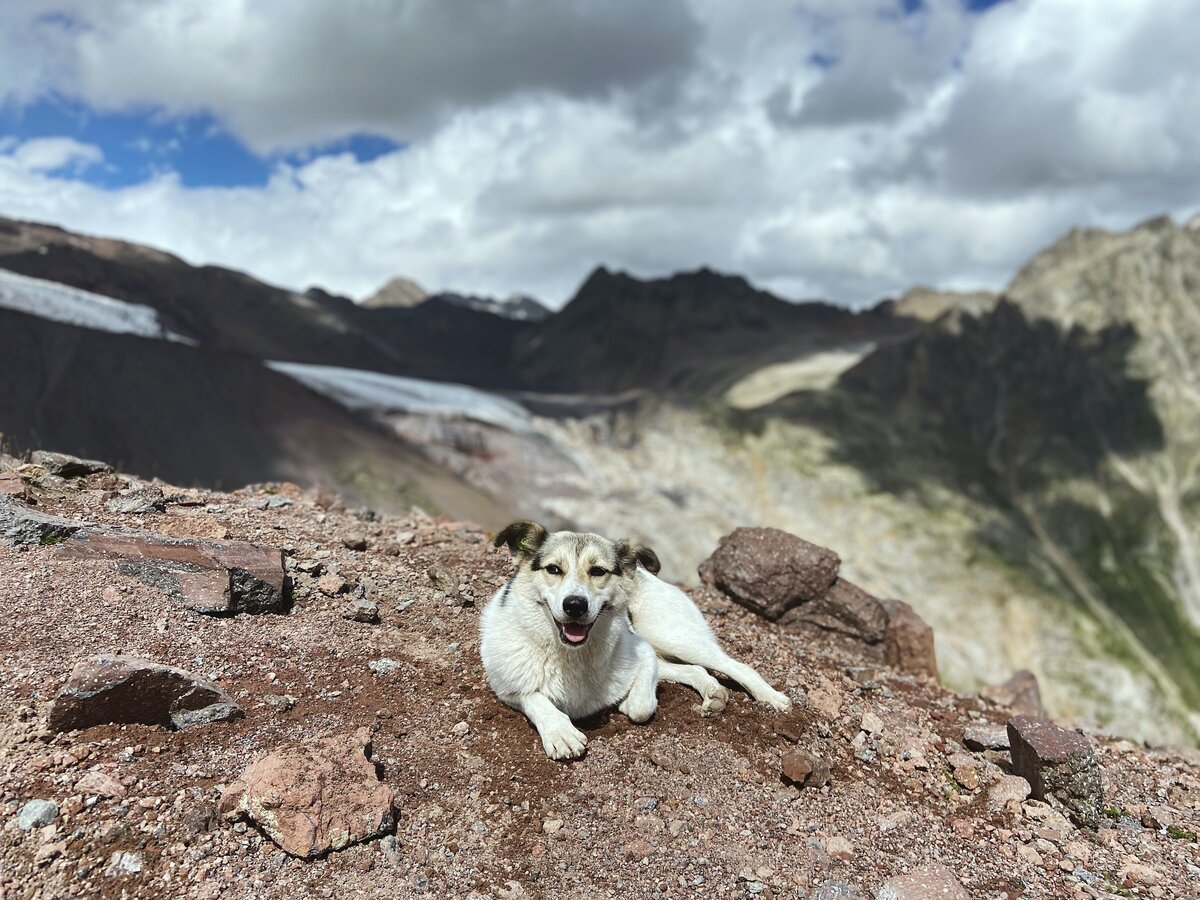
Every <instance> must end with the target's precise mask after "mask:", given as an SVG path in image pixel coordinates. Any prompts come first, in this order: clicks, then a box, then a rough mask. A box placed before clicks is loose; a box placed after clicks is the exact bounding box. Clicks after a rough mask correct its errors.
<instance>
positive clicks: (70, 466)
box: [30, 450, 113, 478]
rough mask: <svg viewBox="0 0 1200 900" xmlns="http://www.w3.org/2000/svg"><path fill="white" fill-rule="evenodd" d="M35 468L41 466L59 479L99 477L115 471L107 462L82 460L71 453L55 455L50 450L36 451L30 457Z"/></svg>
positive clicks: (48, 473)
mask: <svg viewBox="0 0 1200 900" xmlns="http://www.w3.org/2000/svg"><path fill="white" fill-rule="evenodd" d="M30 461H31V462H32V463H33V464H34V465H35V466H41V467H42V468H43V469H45V470H46V474H47V475H57V476H58V477H59V478H83V477H84V476H86V475H99V474H101V473H103V472H111V471H112V470H113V468H112V466H110V465H109V464H108V463H106V462H100V461H99V460H95V459H81V458H80V457H78V456H71V454H69V453H54V452H52V451H50V450H35V451H34V452H33V455H32V456H30Z"/></svg>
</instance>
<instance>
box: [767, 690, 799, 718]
mask: <svg viewBox="0 0 1200 900" xmlns="http://www.w3.org/2000/svg"><path fill="white" fill-rule="evenodd" d="M762 702H763V703H765V704H767V706H769V707H771V708H772V709H775V710H778V711H779V712H781V713H785V712H789V711H790V710H791V708H792V701H791V699H789V698H788V695H787V694H783V693H780V692H779V691H771V693H770V694H769V695H767V696H766V697H763V701H762Z"/></svg>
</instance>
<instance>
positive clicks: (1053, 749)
mask: <svg viewBox="0 0 1200 900" xmlns="http://www.w3.org/2000/svg"><path fill="white" fill-rule="evenodd" d="M1008 740H1009V743H1010V744H1011V745H1012V748H1011V752H1012V761H1013V769H1014V770H1015V771H1016V772H1017V774H1019V775H1021V776H1022V777H1023V778H1025V779H1026V780H1027V781H1028V782H1029V784H1030V786H1031V788H1032V795H1033V798H1034V799H1035V800H1043V801H1045V802H1047V803H1050V804H1051V805H1052V806H1053V805H1055V804H1057V805H1059V806H1061V808H1062V809H1063V810H1064V811H1065V812H1066V813H1067V816H1068V817H1069V818H1070V819H1071V821H1072V822H1074V823H1075V824H1076V825H1078V826H1079V827H1080V828H1091V829H1096V828H1099V827H1100V810H1101V808H1102V807H1103V805H1104V785H1103V781H1102V779H1101V777H1100V763H1099V761H1098V760H1097V759H1096V753H1095V751H1094V750H1093V749H1092V745H1091V742H1090V741H1089V740H1088V739H1087V738H1086V737H1085V736H1084V735H1082V734H1080V733H1079V732H1076V731H1067V730H1066V729H1065V728H1060V727H1059V726H1057V725H1055V724H1054V723H1053V722H1047V721H1045V720H1043V719H1032V718H1028V717H1026V716H1017V717H1016V718H1014V719H1013V720H1012V721H1011V722H1009V723H1008Z"/></svg>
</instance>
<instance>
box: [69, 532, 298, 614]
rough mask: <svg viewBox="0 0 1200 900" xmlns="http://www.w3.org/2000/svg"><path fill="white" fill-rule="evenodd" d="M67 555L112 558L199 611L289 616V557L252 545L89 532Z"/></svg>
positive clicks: (81, 535)
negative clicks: (285, 563) (286, 563)
mask: <svg viewBox="0 0 1200 900" xmlns="http://www.w3.org/2000/svg"><path fill="white" fill-rule="evenodd" d="M58 552H59V553H61V554H63V555H65V556H74V557H84V558H99V559H112V560H115V561H116V562H117V570H118V571H120V572H122V573H123V574H126V575H132V576H133V577H134V578H137V579H138V580H139V581H141V582H142V583H143V584H147V585H149V586H151V587H154V588H157V589H158V590H160V591H162V592H163V593H164V594H166V595H167V596H168V597H171V598H172V599H173V600H177V601H179V602H181V603H183V604H184V605H185V606H187V608H188V609H192V610H195V611H196V612H202V613H209V614H217V615H222V614H225V615H228V614H234V613H263V612H283V611H285V610H286V609H287V608H288V605H289V597H288V582H287V578H286V576H285V574H284V568H283V553H282V551H280V550H277V549H271V548H268V547H260V546H259V545H257V544H251V543H248V542H246V541H210V540H186V539H179V538H171V537H167V536H166V535H161V534H153V533H151V532H145V531H118V530H115V529H98V528H85V529H82V530H79V531H77V532H75V534H74V535H73V537H72V539H71V540H70V541H67V542H65V543H63V545H62V546H61V547H60V548H59V551H58Z"/></svg>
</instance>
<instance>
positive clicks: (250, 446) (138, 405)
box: [0, 309, 504, 524]
mask: <svg viewBox="0 0 1200 900" xmlns="http://www.w3.org/2000/svg"><path fill="white" fill-rule="evenodd" d="M0 334H3V335H4V338H5V341H4V352H3V353H2V354H0V384H3V385H5V390H3V391H0V429H2V430H3V433H4V437H5V439H6V440H7V441H8V443H9V444H10V446H11V447H12V448H13V449H15V450H17V451H27V450H31V449H36V448H46V449H60V450H66V451H68V452H72V453H77V454H82V455H86V456H90V457H93V458H98V459H103V460H106V461H109V460H111V461H112V462H113V463H114V464H116V465H118V466H121V467H123V468H125V469H127V470H128V471H131V472H135V473H137V474H138V475H141V476H143V477H151V476H161V477H162V478H164V479H167V480H168V481H171V482H173V483H176V484H185V485H201V486H207V487H222V486H224V487H238V486H240V485H243V484H248V483H252V482H260V481H275V480H288V481H297V482H300V483H302V484H310V485H311V484H324V485H326V486H328V487H330V488H333V489H336V490H338V491H340V492H341V493H343V494H344V495H345V496H346V497H347V498H348V499H355V498H357V499H358V501H359V502H367V501H369V502H371V503H372V504H373V505H376V506H379V507H385V508H387V507H390V508H394V509H407V508H408V506H409V505H411V504H413V503H416V504H418V505H422V506H426V507H427V508H431V509H438V510H443V511H446V512H448V513H451V514H454V515H460V516H480V515H482V516H483V517H484V518H485V519H487V520H488V521H489V523H490V524H499V520H501V519H503V518H504V515H503V513H501V512H500V511H499V510H498V509H497V507H496V505H495V504H494V503H493V502H492V501H490V500H488V499H487V498H485V497H484V496H483V495H482V494H480V493H478V492H476V491H474V490H472V489H470V488H468V487H466V486H464V485H463V484H461V482H459V481H458V479H456V478H454V477H452V476H450V475H449V474H447V473H445V472H443V471H441V470H440V469H438V468H437V467H436V466H434V465H432V464H430V463H429V462H427V461H426V460H425V459H423V458H422V457H420V456H419V455H418V454H417V453H415V452H413V451H412V450H410V449H409V448H407V447H406V446H405V445H404V444H403V443H401V442H400V441H399V440H397V439H396V438H394V437H393V436H391V435H389V434H386V433H385V432H383V431H380V430H378V429H377V428H375V427H374V426H372V425H370V424H369V423H367V422H365V421H363V420H360V419H358V418H357V417H355V416H353V415H352V414H350V413H348V412H347V411H346V410H345V409H343V408H342V407H341V406H339V405H337V404H335V403H333V402H332V401H329V400H326V399H325V398H323V397H321V396H319V395H318V394H315V393H313V392H312V391H309V390H308V389H307V388H305V387H303V386H302V385H300V384H299V383H297V382H296V381H294V380H292V379H291V378H288V377H286V376H284V375H281V374H278V373H276V372H273V371H271V370H270V369H268V368H267V367H265V366H263V365H262V364H261V363H259V362H258V361H257V360H253V359H249V358H247V357H245V356H242V355H240V354H234V353H227V352H222V351H215V350H209V349H207V348H202V347H189V346H186V345H181V344H178V343H172V342H168V341H162V340H153V339H146V338H140V337H133V336H130V335H121V334H110V333H108V332H102V331H92V330H90V329H84V328H76V327H74V326H71V325H64V324H61V323H58V322H50V321H47V320H45V319H41V318H38V317H36V316H29V315H25V314H22V313H17V312H12V311H9V310H3V309H0Z"/></svg>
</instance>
